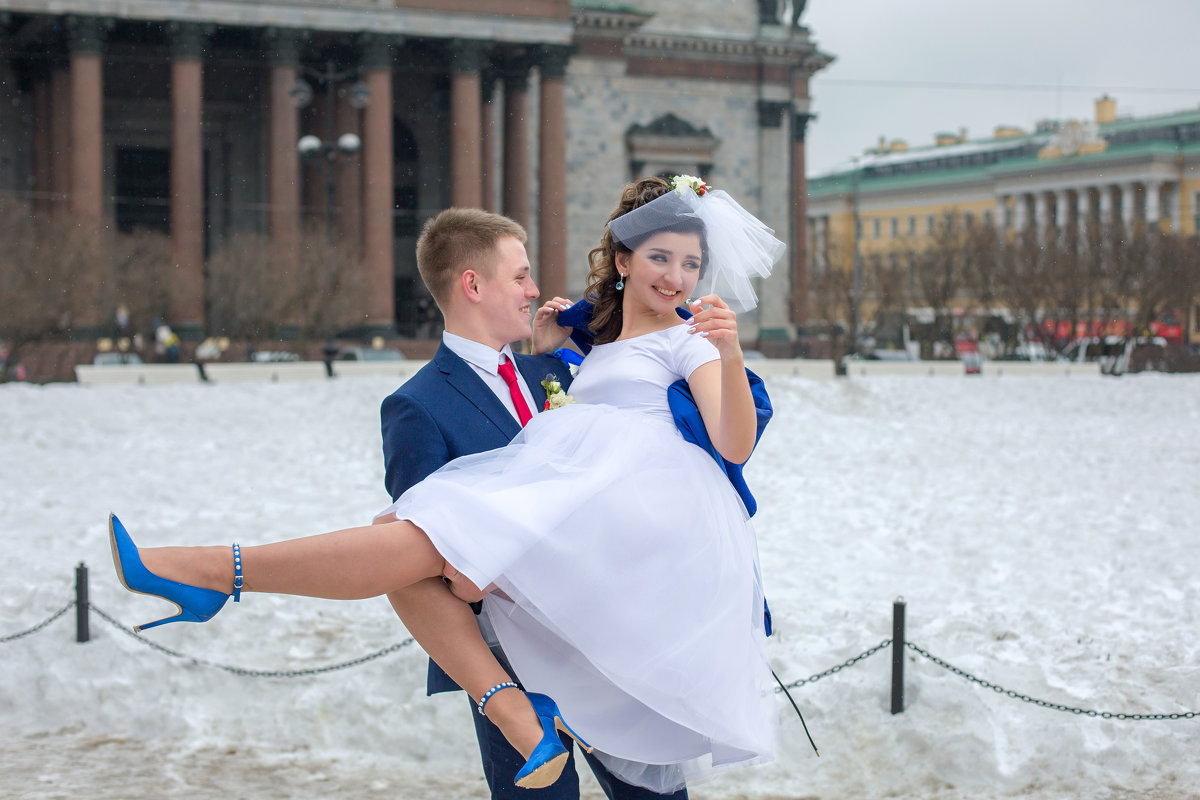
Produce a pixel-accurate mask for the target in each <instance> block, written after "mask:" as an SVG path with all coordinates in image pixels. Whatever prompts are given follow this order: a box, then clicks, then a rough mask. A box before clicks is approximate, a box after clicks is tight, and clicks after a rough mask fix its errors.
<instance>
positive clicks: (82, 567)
mask: <svg viewBox="0 0 1200 800" xmlns="http://www.w3.org/2000/svg"><path fill="white" fill-rule="evenodd" d="M88 608H89V603H88V568H87V564H84V563H83V562H82V561H80V562H79V566H78V567H76V568H75V641H76V642H86V641H89V640H90V639H91V634H90V631H89V630H88Z"/></svg>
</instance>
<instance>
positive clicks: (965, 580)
mask: <svg viewBox="0 0 1200 800" xmlns="http://www.w3.org/2000/svg"><path fill="white" fill-rule="evenodd" d="M392 388H393V384H392V381H390V380H387V379H376V378H354V379H346V378H343V379H338V380H333V381H322V382H314V383H307V384H266V383H264V384H257V385H255V384H232V385H224V386H217V385H200V386H187V387H182V386H180V387H175V386H162V387H129V388H122V387H103V388H99V387H98V388H83V387H79V386H76V385H50V386H46V387H38V386H19V385H10V386H2V387H0V431H3V433H2V434H0V436H2V437H3V438H2V441H3V444H2V445H0V452H2V456H3V457H2V458H0V518H2V519H3V521H4V528H3V533H0V543H2V544H3V548H4V551H5V553H6V558H5V560H4V566H3V569H2V570H0V637H3V636H6V635H10V634H12V633H15V632H17V631H20V630H23V629H25V628H28V627H30V626H32V625H34V624H36V623H37V622H39V621H41V620H43V619H45V618H46V617H48V616H49V615H50V614H51V613H53V612H54V611H56V610H58V609H60V608H62V607H63V606H64V605H66V604H67V603H68V602H69V601H70V600H71V598H72V597H73V583H74V568H75V565H76V564H77V563H79V562H80V561H83V562H86V563H87V564H88V565H89V566H90V567H91V596H92V601H93V603H94V604H95V605H96V606H97V607H99V608H100V609H101V610H103V611H104V612H106V613H108V614H110V615H112V616H113V617H115V618H116V619H118V620H120V621H122V622H123V623H125V624H127V625H131V624H134V623H139V622H144V621H147V620H149V619H153V618H156V615H160V616H161V615H162V614H164V613H167V611H168V610H169V608H170V607H169V606H165V604H162V603H160V602H157V601H154V600H151V599H149V598H145V597H142V596H137V595H132V594H129V593H127V592H125V591H124V590H123V589H122V588H121V587H120V584H119V583H118V581H117V579H116V576H115V575H114V574H113V571H112V569H111V566H110V563H111V562H110V558H109V554H108V545H107V541H106V537H105V530H106V528H105V525H106V517H107V514H108V512H109V511H110V510H112V511H115V512H117V513H118V514H119V515H120V516H121V518H122V519H123V520H124V521H125V522H126V524H127V525H128V526H129V528H130V530H131V531H132V532H133V534H134V536H135V537H137V538H138V540H139V541H140V542H142V543H146V544H149V543H153V544H168V543H184V542H189V543H192V542H203V543H225V542H229V541H232V540H234V539H238V540H239V541H241V542H242V543H243V544H245V543H253V542H259V541H263V540H267V539H272V538H278V537H284V536H292V535H299V534H302V533H311V532H317V531H321V530H325V529H331V528H336V527H343V526H347V525H351V524H358V523H362V522H364V521H366V520H367V519H369V517H370V515H371V513H372V512H374V511H375V510H377V509H378V508H380V507H382V506H383V505H385V504H386V502H387V497H386V496H385V493H384V490H383V482H382V464H381V457H380V450H379V442H378V436H379V433H378V423H377V413H378V406H379V402H380V400H381V399H382V398H383V397H384V396H385V395H386V394H387V393H388V392H390V391H391V389H392ZM770 389H771V393H772V397H773V399H774V401H775V405H776V417H775V420H774V421H773V422H772V424H771V426H770V427H769V428H768V430H767V433H766V435H765V437H764V439H763V442H762V444H761V445H760V448H759V451H758V453H757V454H756V455H755V457H754V459H753V460H752V462H751V466H750V468H749V470H748V475H749V479H750V483H751V486H752V487H753V488H754V489H755V491H756V495H757V497H758V499H759V507H760V512H759V515H758V517H757V518H756V526H757V529H758V533H759V540H760V547H761V551H762V561H763V568H764V576H765V580H766V583H767V590H768V596H769V599H770V601H771V605H772V610H773V611H774V613H775V620H776V626H777V630H778V634H777V636H776V637H774V638H773V639H772V641H771V644H770V648H769V649H770V653H771V657H772V660H773V663H774V667H775V670H776V672H778V673H779V675H780V676H781V677H782V678H783V679H784V680H785V681H789V682H790V681H795V680H799V679H802V678H805V677H807V676H809V675H813V674H815V673H818V672H821V671H823V670H825V669H828V668H829V667H832V666H834V665H836V664H839V663H841V662H843V661H845V660H847V659H849V658H852V657H854V656H856V655H858V654H859V653H861V652H863V651H864V650H866V649H867V648H869V647H873V646H875V645H876V644H878V643H879V642H880V641H882V640H883V639H886V638H888V637H890V636H891V608H892V602H893V600H894V599H895V598H897V597H898V596H903V597H904V598H905V600H906V601H907V609H908V633H909V640H910V641H912V642H915V643H916V644H918V645H920V646H921V647H923V648H925V649H927V650H928V651H930V652H931V653H933V654H934V655H936V656H938V657H940V658H942V659H945V660H946V661H948V662H950V663H951V664H953V665H955V666H957V667H959V668H961V669H963V670H966V671H968V672H971V673H972V674H975V675H978V676H980V677H981V678H984V679H986V680H989V681H992V682H994V683H996V684H999V685H1001V686H1003V687H1004V688H1007V689H1012V690H1014V691H1016V692H1020V693H1024V694H1027V695H1030V696H1032V697H1035V698H1038V699H1042V700H1046V701H1049V702H1054V703H1061V704H1063V705H1067V706H1074V707H1081V708H1086V709H1095V710H1098V711H1112V712H1119V713H1164V714H1171V713H1180V712H1188V711H1200V636H1197V633H1196V631H1197V630H1198V629H1200V532H1198V525H1200V492H1198V491H1197V484H1198V480H1200V448H1198V447H1197V442H1200V380H1197V378H1195V377H1185V376H1161V375H1140V376H1131V377H1125V378H1120V379H1111V378H1080V377H1075V378H1009V377H1000V378H997V377H986V376H985V377H983V378H979V379H965V378H882V377H880V378H870V379H853V380H820V381H810V380H803V379H775V380H772V381H771V382H770ZM72 620H73V614H68V615H66V616H64V617H63V618H61V619H59V620H58V621H56V622H54V623H53V624H51V625H49V626H47V627H46V628H45V629H43V630H41V631H39V632H38V633H36V634H34V635H32V636H28V637H24V638H21V639H17V640H15V641H10V642H7V643H0V659H2V663H3V679H2V683H0V763H2V764H3V769H0V796H4V797H19V798H39V799H46V798H68V797H69V798H76V797H88V798H160V797H217V796H220V797H245V798H275V797H279V798H292V799H293V800H299V799H303V798H352V797H353V798H367V797H389V798H391V797H403V798H460V797H461V798H476V797H484V796H486V791H485V787H484V783H483V781H482V778H481V777H480V773H479V768H478V765H477V753H476V751H475V748H474V744H473V738H472V736H471V726H470V723H469V720H468V713H469V712H468V708H467V704H466V701H465V700H463V699H461V698H446V697H439V698H433V699H427V698H425V697H424V691H423V687H424V680H423V677H424V669H425V666H424V665H425V660H424V658H423V656H422V654H421V653H420V651H419V650H418V649H417V648H416V647H415V646H409V647H404V648H401V649H399V650H398V651H396V652H393V653H391V654H389V655H387V656H385V657H383V658H380V659H377V660H374V661H371V662H369V663H365V664H361V665H357V666H354V667H352V668H349V669H343V670H337V671H332V672H328V673H325V674H320V675H315V676H311V677H298V678H259V677H246V676H243V675H238V674H232V673H230V672H228V671H223V670H220V669H216V668H213V667H209V666H203V665H197V664H194V663H192V662H190V661H189V660H188V659H186V658H185V659H180V658H173V657H170V656H168V655H165V654H164V653H162V652H160V651H158V650H155V649H152V648H149V647H147V646H145V645H144V644H142V643H140V642H138V641H137V640H135V639H134V638H133V637H131V636H129V635H127V634H126V633H123V632H121V631H119V630H117V629H116V628H115V627H114V626H112V625H110V624H109V623H107V622H105V621H104V620H102V619H100V618H99V617H97V616H95V615H93V617H92V633H93V640H92V641H91V642H90V643H88V644H84V645H79V644H76V643H75V642H74V630H73V623H72ZM146 638H147V639H149V640H152V641H154V642H156V643H159V644H161V645H163V646H164V647H167V648H171V649H173V650H177V651H181V652H183V653H186V654H188V655H189V656H195V657H198V658H203V659H206V660H209V661H212V662H217V663H220V664H225V665H232V666H236V667H243V668H247V669H256V670H267V671H273V670H297V669H308V668H314V667H323V666H327V665H333V664H338V663H341V662H344V661H347V660H350V659H354V658H357V657H359V656H363V655H366V654H369V653H373V652H375V651H377V650H380V649H381V648H385V647H388V646H389V645H392V644H394V643H397V642H401V641H403V640H404V639H405V638H406V633H405V631H404V630H403V628H402V626H401V625H400V623H399V622H398V621H397V620H396V619H395V617H394V616H393V615H392V613H391V611H390V609H389V608H388V606H387V604H386V602H384V601H382V600H376V601H368V602H360V603H344V604H340V603H332V602H322V601H316V600H311V601H310V600H294V599H288V600H285V599H281V598H272V597H261V596H253V595H252V596H249V597H247V598H246V600H245V601H244V602H243V603H242V604H241V605H240V606H232V605H231V606H228V607H227V608H226V610H225V611H223V612H222V613H221V614H220V615H219V616H218V617H217V618H216V619H215V620H213V621H212V622H211V623H209V624H208V625H206V626H203V627H201V626H196V625H171V626H167V627H165V628H161V629H156V630H153V631H150V632H148V633H147V634H146ZM907 656H908V660H907V675H908V680H907V696H908V710H907V711H906V712H905V713H903V714H900V715H896V716H892V715H891V714H889V710H888V703H889V677H890V668H891V667H890V652H889V651H888V650H886V649H884V650H882V651H881V652H879V653H878V654H876V655H874V656H872V657H871V658H868V659H866V660H864V661H862V662H860V663H858V664H856V665H854V666H852V667H850V668H848V669H845V670H842V671H840V672H838V673H836V674H834V675H831V676H829V677H826V678H823V679H821V680H819V681H816V682H815V683H811V684H805V685H803V686H801V687H799V688H798V689H796V690H794V691H793V694H794V695H795V697H796V699H797V701H798V702H799V703H800V704H801V707H802V708H803V709H804V711H805V715H806V718H807V719H808V723H809V726H810V728H811V729H812V731H813V735H814V737H815V738H816V740H817V743H818V745H820V747H821V752H822V757H821V758H820V759H817V758H816V757H815V756H814V755H813V754H812V751H811V750H810V749H809V747H808V744H807V741H806V740H805V738H804V735H803V731H802V730H801V728H800V726H799V723H798V721H797V720H796V718H795V715H794V713H793V712H792V711H791V709H790V708H787V707H786V706H785V703H784V701H783V700H781V701H780V714H781V715H782V719H783V720H784V724H783V734H784V740H783V742H782V744H781V747H780V750H779V754H778V755H779V757H778V760H777V762H776V763H774V764H772V765H769V766H765V767H758V768H751V769H747V770H742V771H737V772H734V773H731V774H727V775H724V776H722V777H720V778H718V779H716V780H714V781H711V782H709V783H706V784H703V785H700V786H696V787H694V788H693V790H692V796H693V797H695V798H713V800H718V799H720V800H733V799H734V798H756V799H758V800H766V799H767V798H785V797H786V798H801V797H803V798H821V799H822V800H833V798H847V797H897V798H978V799H982V798H1015V797H1021V798H1046V799H1048V798H1061V797H1089V798H1133V797H1153V798H1200V759H1198V758H1197V756H1196V754H1197V753H1198V752H1200V718H1192V719H1176V720H1162V721H1156V720H1149V721H1128V720H1124V721H1123V720H1115V719H1103V718H1091V717H1086V716H1078V715H1075V714H1071V713H1064V712H1061V711H1053V710H1047V709H1044V708H1039V707H1037V706H1035V705H1031V704H1029V703H1025V702H1021V701H1019V700H1015V699H1012V698H1011V697H1007V696H1005V695H1003V694H999V693H996V692H993V691H989V690H987V689H985V688H982V687H980V686H978V685H977V684H974V683H971V682H969V681H967V680H964V679H963V678H961V677H959V676H957V675H954V674H952V673H950V672H948V671H946V670H944V669H942V668H941V667H938V666H936V665H935V664H932V663H930V662H929V661H927V660H925V659H924V658H922V657H921V656H919V655H918V654H916V653H915V652H913V651H909V652H908V654H907ZM581 784H582V786H583V793H584V797H586V798H598V797H600V796H601V795H600V793H599V791H598V789H597V788H596V786H595V782H594V781H593V780H592V779H591V778H590V777H589V776H586V775H585V777H583V778H582V780H581Z"/></svg>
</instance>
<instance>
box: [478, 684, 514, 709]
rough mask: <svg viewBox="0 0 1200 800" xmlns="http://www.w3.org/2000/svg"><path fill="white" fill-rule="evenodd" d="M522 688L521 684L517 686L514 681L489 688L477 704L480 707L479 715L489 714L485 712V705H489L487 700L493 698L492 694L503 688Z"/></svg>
mask: <svg viewBox="0 0 1200 800" xmlns="http://www.w3.org/2000/svg"><path fill="white" fill-rule="evenodd" d="M520 688H521V687H520V686H517V685H516V684H515V683H513V682H512V681H505V682H504V683H497V684H496V685H495V686H493V687H492V688H490V689H488V690H487V691H486V692H484V694H483V697H481V698H479V702H478V703H476V704H475V706H476V708H478V709H479V716H481V717H486V716H487V714H485V713H483V707H484V706H486V705H487V701H488V700H491V699H492V695H494V694H495V693H496V692H498V691H500V690H501V689H520Z"/></svg>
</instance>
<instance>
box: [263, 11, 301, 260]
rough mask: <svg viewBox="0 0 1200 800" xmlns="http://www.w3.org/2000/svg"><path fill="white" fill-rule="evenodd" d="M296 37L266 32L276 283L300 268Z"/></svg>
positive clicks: (270, 200) (269, 213)
mask: <svg viewBox="0 0 1200 800" xmlns="http://www.w3.org/2000/svg"><path fill="white" fill-rule="evenodd" d="M297 36H298V34H297V33H296V32H294V31H291V30H285V29H272V30H269V31H268V32H267V44H268V48H269V53H268V57H269V59H270V64H271V73H270V95H269V98H268V104H269V109H270V114H271V118H270V123H269V125H270V132H269V138H268V148H269V149H268V152H267V172H268V200H267V202H268V211H267V227H268V230H269V231H270V237H271V251H272V255H273V257H274V258H273V263H272V264H271V268H272V269H273V270H274V272H275V277H276V278H277V279H280V280H286V276H287V275H288V274H289V273H294V272H295V271H296V270H297V269H298V268H299V264H300V155H299V152H298V150H297V149H296V145H297V142H298V141H299V138H300V118H299V112H298V111H297V109H296V104H295V102H293V100H292V96H291V92H292V87H294V86H295V85H296V76H297V71H298V65H299V62H300V54H299V42H298V40H297Z"/></svg>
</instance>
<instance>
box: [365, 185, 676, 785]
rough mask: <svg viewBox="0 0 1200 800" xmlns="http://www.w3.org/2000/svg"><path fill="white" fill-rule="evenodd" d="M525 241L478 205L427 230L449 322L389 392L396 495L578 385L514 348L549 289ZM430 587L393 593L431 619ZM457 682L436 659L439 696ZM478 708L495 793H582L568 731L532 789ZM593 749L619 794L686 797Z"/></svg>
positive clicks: (431, 271) (386, 427)
mask: <svg viewBox="0 0 1200 800" xmlns="http://www.w3.org/2000/svg"><path fill="white" fill-rule="evenodd" d="M525 240H526V235H525V230H524V228H522V227H521V226H520V225H519V224H517V223H516V222H514V221H512V220H510V219H508V218H507V217H502V216H498V215H496V214H491V213H488V212H486V211H480V210H477V209H461V208H451V209H448V210H446V211H443V212H442V213H441V214H439V215H438V216H436V217H434V218H433V219H432V220H430V221H429V222H428V223H426V225H425V228H424V230H423V231H422V232H421V237H420V239H419V240H418V241H417V268H418V269H419V270H420V273H421V279H422V280H423V281H424V282H425V286H426V287H427V288H428V289H429V293H430V294H431V295H433V299H434V302H436V303H437V305H438V308H439V309H441V311H442V315H443V317H445V321H446V327H445V332H444V333H443V335H442V343H441V346H440V347H439V348H438V351H437V353H436V354H435V355H434V357H433V360H432V361H430V362H429V363H428V364H426V365H425V366H424V367H422V368H421V369H420V370H419V371H418V372H417V373H416V374H415V375H414V376H413V377H412V378H411V379H409V380H408V381H407V382H406V383H405V384H404V385H403V386H401V387H400V388H399V389H397V390H396V391H395V392H394V393H393V394H392V395H391V396H389V397H388V398H387V399H386V400H384V401H383V408H382V411H381V416H382V427H383V457H384V469H385V476H384V481H385V483H386V485H387V490H388V493H389V494H390V495H391V496H392V499H393V500H395V499H396V498H397V497H399V496H400V495H401V494H403V493H404V492H405V490H407V489H408V488H409V487H410V486H412V485H413V484H415V483H418V482H420V481H421V480H422V479H424V478H425V476H427V475H429V474H430V473H432V472H434V471H435V470H437V469H438V468H439V467H441V466H442V465H443V464H445V463H447V462H449V461H451V460H452V459H455V458H457V457H459V456H463V455H469V454H471V453H478V452H482V451H484V450H492V449H494V448H497V447H503V446H504V445H506V444H508V442H509V440H511V439H512V438H513V437H514V436H516V435H517V433H518V432H519V431H520V430H521V427H522V426H523V425H524V424H525V422H527V421H528V420H529V419H530V418H531V416H532V415H533V414H536V413H537V412H538V410H539V409H541V408H542V406H543V405H544V404H545V402H546V393H545V390H544V389H543V388H542V385H541V381H542V379H543V378H545V377H546V376H547V375H553V376H555V378H556V379H557V380H558V381H559V382H561V384H562V386H563V388H564V389H565V388H566V387H567V386H568V385H569V384H570V381H571V375H570V372H569V371H568V369H567V367H566V365H565V364H564V363H563V362H561V361H559V360H558V359H556V358H552V357H549V356H527V355H519V354H514V353H513V352H512V349H511V347H510V345H509V343H510V342H516V341H520V340H522V339H525V338H527V337H528V336H529V335H530V313H531V311H532V303H533V301H534V300H535V299H536V298H537V296H538V288H537V286H536V285H535V284H534V282H533V277H532V276H531V275H530V267H529V258H528V256H527V255H526V253H525ZM514 367H515V369H514ZM479 535H480V536H486V535H487V531H486V530H481V531H479ZM425 596H427V595H424V594H423V591H422V587H421V586H420V585H419V584H418V585H417V586H415V587H411V588H409V589H404V590H401V591H399V592H393V593H391V594H390V595H388V599H389V600H390V601H391V603H392V605H393V606H394V607H395V608H396V610H397V612H398V613H400V614H401V616H402V617H404V618H405V619H421V618H422V614H421V610H420V609H421V604H422V602H423V600H424V597H425ZM477 613H478V612H477ZM478 621H479V627H480V629H481V630H482V632H483V635H484V638H485V639H486V640H487V641H488V643H489V644H490V645H491V646H492V651H493V652H494V653H495V655H496V657H497V660H499V661H500V663H501V664H503V665H505V668H506V669H507V670H508V672H509V673H510V674H511V673H512V669H511V667H509V666H508V662H507V660H506V659H505V658H504V654H503V652H502V651H501V650H500V647H499V645H497V644H496V639H495V635H494V634H493V633H492V630H491V624H490V623H489V622H488V620H487V617H486V614H479V616H478ZM458 688H459V687H458V686H456V685H455V684H454V682H453V681H451V680H450V678H449V677H448V676H447V675H446V674H445V673H444V672H443V671H442V670H441V669H439V668H438V666H437V665H436V664H434V663H433V662H432V661H430V662H429V677H428V682H427V691H428V693H429V694H437V693H440V692H448V691H455V690H457V689H458ZM471 718H472V719H473V720H474V721H475V734H476V737H477V738H478V740H479V753H480V756H481V757H482V759H483V771H484V776H485V777H486V778H487V782H488V786H489V787H490V788H491V796H492V798H493V800H518V798H520V799H523V800H578V797H579V778H578V775H577V773H576V769H575V760H574V751H573V749H572V746H571V740H570V738H569V737H563V744H564V745H565V746H566V747H567V751H568V753H570V754H571V755H570V758H569V760H568V761H567V765H566V767H564V768H563V772H562V776H561V777H560V778H559V779H558V781H556V782H555V783H554V784H552V785H551V786H548V787H546V788H545V789H533V790H531V789H521V788H517V787H516V786H515V783H514V781H515V778H516V773H517V771H518V770H519V769H520V768H521V766H522V765H523V764H524V763H525V759H524V758H522V757H521V755H520V754H519V753H518V752H517V751H516V750H514V749H513V748H512V746H511V745H509V744H508V742H507V741H506V740H505V739H504V736H503V735H502V734H501V733H500V730H499V728H497V727H496V726H495V725H493V724H492V723H491V722H489V721H488V720H487V718H486V717H483V716H481V715H479V714H477V713H476V712H475V704H474V703H473V702H472V703H471ZM585 758H587V760H588V764H589V765H590V766H591V768H592V771H593V772H594V773H595V775H596V780H597V781H598V782H599V783H600V786H601V788H602V789H603V790H604V793H605V794H606V795H607V796H608V797H609V798H611V799H612V800H651V799H652V798H662V797H670V798H674V800H683V799H684V798H686V797H687V792H686V790H680V791H679V792H677V793H675V794H673V795H666V796H664V795H659V794H655V793H653V792H650V791H649V790H647V789H642V788H640V787H636V786H630V785H628V784H625V783H622V782H621V781H619V780H618V779H617V778H616V777H614V776H613V775H611V774H610V773H609V772H608V771H607V770H606V769H604V767H603V766H602V765H601V764H600V762H599V761H597V760H596V759H595V757H594V756H591V755H587V754H585Z"/></svg>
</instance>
